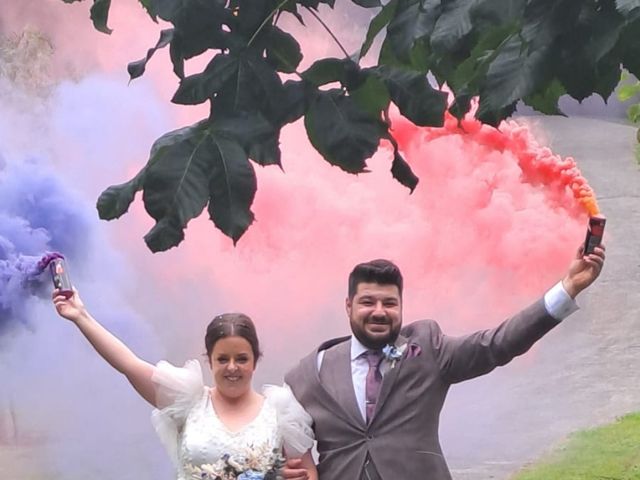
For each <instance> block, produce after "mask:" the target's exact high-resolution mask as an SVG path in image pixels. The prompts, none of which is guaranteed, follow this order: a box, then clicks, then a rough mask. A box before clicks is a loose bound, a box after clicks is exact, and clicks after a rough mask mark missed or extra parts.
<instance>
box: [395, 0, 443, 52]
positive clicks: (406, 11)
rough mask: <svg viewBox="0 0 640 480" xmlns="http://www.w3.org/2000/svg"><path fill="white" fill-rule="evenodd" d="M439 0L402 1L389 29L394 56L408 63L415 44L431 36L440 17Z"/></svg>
mask: <svg viewBox="0 0 640 480" xmlns="http://www.w3.org/2000/svg"><path fill="white" fill-rule="evenodd" d="M440 10H441V7H440V1H439V0H424V2H423V4H421V2H420V0H400V2H399V3H398V6H397V9H396V12H395V17H394V18H393V20H391V22H390V23H389V26H388V27H387V40H388V41H389V45H390V47H391V48H392V49H393V52H394V54H395V55H396V56H397V57H398V58H400V59H401V60H404V61H408V60H409V53H410V52H411V50H412V49H413V46H414V45H415V43H416V42H417V41H418V40H420V39H423V38H427V37H429V36H430V35H431V32H432V31H433V27H434V25H435V23H436V20H437V19H438V17H439V15H440Z"/></svg>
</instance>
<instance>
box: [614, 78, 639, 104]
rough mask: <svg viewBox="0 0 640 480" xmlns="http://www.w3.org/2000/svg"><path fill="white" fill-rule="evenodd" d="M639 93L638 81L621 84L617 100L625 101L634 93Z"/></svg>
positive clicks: (633, 95) (634, 94)
mask: <svg viewBox="0 0 640 480" xmlns="http://www.w3.org/2000/svg"><path fill="white" fill-rule="evenodd" d="M638 94H640V82H639V83H634V84H632V85H621V86H620V87H619V88H618V100H620V101H621V102H626V101H627V100H631V99H632V98H633V97H635V96H636V95H638Z"/></svg>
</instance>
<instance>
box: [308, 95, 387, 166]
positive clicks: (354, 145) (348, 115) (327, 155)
mask: <svg viewBox="0 0 640 480" xmlns="http://www.w3.org/2000/svg"><path fill="white" fill-rule="evenodd" d="M304 125H305V127H306V129H307V135H308V136H309V140H310V141H311V144H312V145H313V146H314V147H315V149H316V150H318V152H320V154H321V155H322V156H323V157H324V159H325V160H326V161H327V162H329V163H330V164H332V165H336V166H338V167H340V168H341V169H343V170H344V171H346V172H349V173H360V172H363V171H365V168H366V166H367V164H366V160H367V159H368V158H370V157H371V156H372V155H373V154H374V153H375V151H376V150H377V149H378V143H379V141H380V138H381V136H382V135H383V134H384V132H385V131H386V127H385V126H384V124H383V123H382V122H381V121H380V120H378V119H375V118H372V117H371V115H369V113H367V112H365V111H363V110H362V109H361V108H360V107H359V106H358V105H357V104H356V102H355V100H353V99H352V98H350V97H347V96H345V95H344V94H343V92H342V91H341V90H337V89H333V90H329V91H326V92H318V93H317V94H316V96H315V98H314V99H313V100H312V101H311V104H310V105H309V110H308V111H307V114H306V115H305V118H304Z"/></svg>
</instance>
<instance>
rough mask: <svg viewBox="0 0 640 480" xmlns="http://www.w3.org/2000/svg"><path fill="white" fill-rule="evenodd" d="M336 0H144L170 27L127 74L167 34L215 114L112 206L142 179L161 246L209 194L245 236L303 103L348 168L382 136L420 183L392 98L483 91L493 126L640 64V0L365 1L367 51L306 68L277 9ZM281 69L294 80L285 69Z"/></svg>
mask: <svg viewBox="0 0 640 480" xmlns="http://www.w3.org/2000/svg"><path fill="white" fill-rule="evenodd" d="M63 1H65V2H66V3H72V2H74V1H79V0H63ZM334 2H335V0H140V3H141V4H142V5H143V7H144V8H145V9H146V11H147V12H148V14H149V16H150V17H151V18H152V19H153V20H154V21H157V20H158V19H162V20H164V21H166V22H169V23H170V24H171V25H172V28H169V29H165V30H163V31H162V32H161V33H160V37H159V40H158V42H157V43H156V45H155V46H154V47H152V48H151V49H149V51H148V52H147V54H146V56H145V57H144V58H143V59H141V60H138V61H135V62H132V63H131V64H130V65H129V67H128V71H129V74H130V75H131V78H132V79H134V78H136V77H139V76H140V75H142V74H143V73H144V70H145V66H146V64H147V62H148V61H150V59H151V58H152V56H153V55H154V53H155V52H156V51H157V50H159V49H162V48H164V47H167V46H169V55H170V57H171V61H172V64H173V71H174V73H175V74H176V76H177V77H178V78H179V80H180V85H179V87H178V89H177V91H176V93H175V95H174V97H173V100H172V101H173V102H174V103H177V104H181V105H196V104H201V103H205V102H209V104H210V107H211V108H210V115H209V117H208V118H206V119H203V120H202V121H200V122H198V123H197V124H195V125H193V126H191V127H187V128H183V129H180V130H177V131H175V132H169V133H167V134H166V135H164V136H162V137H161V138H160V139H158V140H157V141H156V143H155V144H154V145H153V147H152V148H151V156H150V159H149V162H148V164H147V165H146V166H145V167H144V168H143V169H142V170H141V171H140V173H138V175H136V177H135V178H134V179H132V180H130V181H129V182H127V183H125V184H123V185H119V186H114V187H110V188H108V189H107V190H106V191H105V192H104V193H103V194H102V196H101V197H100V199H99V200H98V211H99V214H100V217H101V218H104V219H113V218H117V217H119V216H121V215H122V214H124V213H125V212H126V211H127V209H128V207H129V205H130V203H131V201H132V200H133V198H134V196H135V194H136V192H137V191H139V190H142V191H143V192H144V194H143V201H144V204H145V208H146V209H147V211H148V212H149V214H150V215H151V216H152V217H153V218H154V219H155V220H156V222H157V223H156V225H155V226H154V227H153V229H152V230H151V231H150V232H149V234H147V236H146V237H145V240H146V242H147V244H148V246H149V247H150V248H151V249H152V250H153V251H160V250H166V249H168V248H171V247H173V246H176V245H178V244H179V243H180V241H182V239H183V237H184V234H183V230H184V228H185V226H186V225H187V223H188V222H189V220H190V219H192V218H194V217H196V216H198V215H199V214H200V213H201V212H202V211H203V210H204V208H205V207H206V206H207V204H208V205H209V207H208V210H209V213H210V215H211V218H212V220H213V222H214V223H215V225H216V226H217V227H218V228H219V229H220V230H222V231H223V232H224V233H225V234H226V235H228V236H229V237H231V238H232V239H233V240H234V242H235V241H237V240H238V239H239V238H240V237H241V236H242V234H243V233H244V232H245V231H246V229H247V228H248V227H249V226H250V224H251V223H252V221H253V214H252V213H251V203H252V200H253V197H254V194H255V191H256V181H255V174H254V173H253V168H254V167H253V164H256V163H257V164H259V165H280V157H281V152H280V147H279V136H280V131H281V129H282V128H283V127H284V126H285V125H286V124H288V123H291V122H294V121H296V120H298V119H300V118H302V117H304V125H305V128H306V131H307V134H308V136H309V139H310V141H311V144H312V145H313V146H314V147H315V148H316V149H317V150H318V152H320V154H321V155H322V157H323V158H324V159H325V160H326V161H327V162H329V163H330V164H332V165H335V166H337V167H339V168H341V169H343V170H344V171H346V172H348V173H353V174H358V173H361V172H365V171H366V168H367V165H366V162H367V159H369V158H370V157H371V156H372V155H373V154H374V153H375V151H376V150H377V148H378V145H379V144H380V142H381V140H386V141H389V142H390V144H391V145H392V146H393V147H394V158H393V161H392V165H391V167H392V168H391V172H392V175H393V176H394V178H396V180H398V181H399V182H400V183H402V184H403V185H405V186H406V187H408V188H409V189H410V190H413V189H414V188H415V187H416V185H417V182H418V179H417V177H416V176H415V175H414V174H413V172H412V171H411V168H410V166H409V164H408V163H407V162H406V161H405V160H404V158H403V157H402V154H401V152H400V150H399V149H398V146H397V144H396V142H395V140H394V139H393V135H392V132H391V129H390V125H389V122H388V115H387V112H388V108H389V105H390V103H393V104H395V105H396V106H397V107H398V109H399V111H400V113H401V114H402V115H404V116H405V117H407V118H408V119H409V120H411V121H412V122H414V123H415V124H417V125H422V126H436V127H437V126H441V125H442V123H443V118H444V114H445V111H446V110H447V109H448V110H449V111H450V112H451V113H452V114H453V115H454V116H456V117H457V118H462V117H463V116H464V115H465V114H466V113H467V112H468V111H469V109H470V105H471V99H472V98H473V97H476V96H477V97H479V99H480V102H479V109H478V111H477V114H476V115H477V117H478V118H479V119H480V120H481V121H483V122H486V123H489V124H491V125H497V124H498V123H499V122H500V121H501V120H503V119H504V118H506V117H508V116H509V115H511V114H512V113H513V112H514V110H515V108H516V104H517V102H518V101H520V100H522V101H524V103H526V104H528V105H530V106H532V107H533V108H535V109H537V110H539V111H541V112H543V113H546V114H560V113H561V112H560V110H559V108H558V98H559V97H560V96H561V95H564V94H568V95H570V96H572V97H573V98H575V99H577V100H582V99H584V98H586V97H587V96H589V95H591V94H593V93H597V94H599V95H600V96H602V97H603V98H605V99H606V98H607V97H609V95H610V94H611V93H612V91H613V89H614V88H615V86H616V84H617V83H618V80H619V78H620V71H621V66H624V68H626V69H627V70H628V71H630V72H631V73H633V74H635V75H636V76H638V75H639V74H640V0H617V1H614V0H584V1H576V0H389V1H388V2H386V3H384V5H383V4H382V3H381V2H380V1H379V0H353V2H354V3H355V4H357V5H359V6H360V7H362V8H375V9H379V10H378V11H377V13H376V14H375V15H374V16H373V18H372V20H371V22H370V24H369V27H368V29H367V32H366V34H365V37H364V39H363V43H362V47H361V48H360V49H359V51H358V52H355V53H354V54H352V55H349V54H348V53H347V52H346V51H345V50H344V48H342V46H341V45H340V47H341V49H342V50H343V53H344V54H345V55H344V58H323V59H317V60H316V61H315V62H314V63H313V64H312V65H311V66H310V67H309V68H308V69H306V70H305V71H299V65H300V61H301V59H302V55H303V53H302V51H301V48H300V44H299V42H298V40H297V39H296V38H294V37H293V36H292V35H291V34H290V33H288V32H286V31H284V30H283V29H282V28H280V27H279V26H278V20H279V18H280V17H281V16H282V15H292V16H294V17H295V18H296V19H298V20H299V21H300V22H301V23H303V22H304V18H303V16H302V13H305V14H309V15H312V16H314V17H316V19H317V20H318V21H320V22H322V19H321V18H320V16H319V11H320V5H321V4H322V5H324V7H330V8H333V6H334ZM110 4H111V1H110V0H93V6H92V7H91V19H92V21H93V23H94V25H95V27H96V28H97V29H98V30H100V31H102V32H105V33H109V32H110V31H111V30H110V29H109V27H108V26H107V24H108V13H109V7H110ZM322 11H327V8H323V9H322ZM322 23H323V22H322ZM323 25H324V23H323ZM327 30H328V29H327ZM383 32H384V33H383ZM328 34H330V35H331V36H332V37H334V39H335V35H334V33H333V32H331V31H329V30H328ZM378 35H383V36H384V38H383V39H382V46H381V48H380V53H379V56H378V61H377V64H376V65H375V66H373V67H368V68H364V67H362V66H361V65H360V61H361V59H362V57H363V56H364V55H365V54H366V53H367V52H369V51H370V48H371V46H372V44H373V41H374V39H375V38H376V37H377V36H378ZM336 41H338V40H337V39H336ZM338 43H339V42H338ZM202 54H208V55H211V57H212V58H211V61H210V62H209V64H208V65H207V67H206V68H205V69H204V71H202V72H200V73H197V74H194V75H190V76H185V74H184V62H185V61H186V60H188V59H190V58H193V57H196V56H198V55H202ZM280 74H295V75H296V78H297V79H296V80H287V81H286V82H283V81H282V79H281V76H280ZM428 78H432V79H434V80H435V82H434V83H432V82H430V81H429V80H428ZM445 84H446V85H447V86H448V88H449V89H450V90H451V91H452V93H453V101H452V102H451V104H450V105H448V104H447V94H446V93H445V90H444V88H443V86H444V85H445ZM252 162H253V163H252Z"/></svg>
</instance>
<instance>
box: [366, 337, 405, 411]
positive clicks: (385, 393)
mask: <svg viewBox="0 0 640 480" xmlns="http://www.w3.org/2000/svg"><path fill="white" fill-rule="evenodd" d="M407 343H408V339H407V337H404V336H402V335H399V336H398V339H397V340H396V342H395V346H396V347H401V346H403V345H406V344H407ZM406 357H407V350H406V348H405V351H404V352H403V354H402V357H401V358H400V359H399V360H397V361H396V363H395V365H394V366H393V368H390V369H389V370H388V371H387V372H386V373H385V375H384V377H382V385H381V386H380V393H379V394H378V401H377V402H376V409H375V412H374V413H373V418H372V419H371V423H372V422H373V421H374V420H375V418H376V415H377V414H378V412H379V411H380V409H381V408H382V406H383V405H384V402H385V401H386V400H387V398H388V397H389V394H390V393H391V391H392V390H393V386H394V384H395V383H396V380H397V379H398V375H400V370H401V369H402V365H403V364H404V360H405V358H406Z"/></svg>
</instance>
